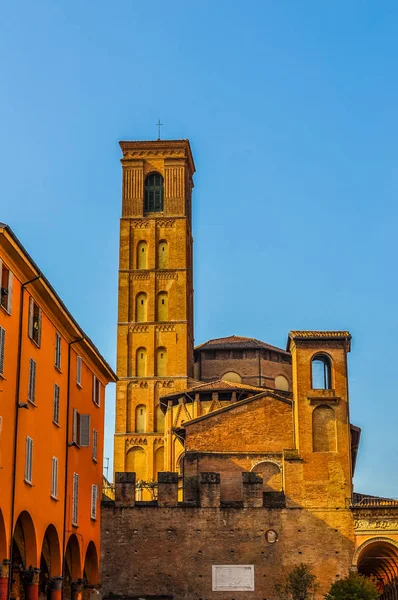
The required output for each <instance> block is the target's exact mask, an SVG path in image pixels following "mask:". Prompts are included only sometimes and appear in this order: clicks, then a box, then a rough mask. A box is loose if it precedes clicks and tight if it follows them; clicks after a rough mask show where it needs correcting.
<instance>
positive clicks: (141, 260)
mask: <svg viewBox="0 0 398 600" xmlns="http://www.w3.org/2000/svg"><path fill="white" fill-rule="evenodd" d="M147 268H148V244H147V243H146V242H145V240H141V241H140V242H138V244H137V269H147Z"/></svg>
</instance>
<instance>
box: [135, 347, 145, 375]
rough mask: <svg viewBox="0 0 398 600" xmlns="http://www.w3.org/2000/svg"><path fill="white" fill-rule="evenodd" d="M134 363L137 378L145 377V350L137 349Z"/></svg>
mask: <svg viewBox="0 0 398 600" xmlns="http://www.w3.org/2000/svg"><path fill="white" fill-rule="evenodd" d="M135 362H136V365H135V366H136V375H137V377H146V348H138V350H137V354H136V361H135Z"/></svg>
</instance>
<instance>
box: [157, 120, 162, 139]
mask: <svg viewBox="0 0 398 600" xmlns="http://www.w3.org/2000/svg"><path fill="white" fill-rule="evenodd" d="M156 125H157V126H158V140H160V128H161V127H163V123H161V122H160V119H158V122H157V123H156Z"/></svg>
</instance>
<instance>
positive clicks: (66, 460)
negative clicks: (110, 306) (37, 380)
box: [62, 336, 85, 585]
mask: <svg viewBox="0 0 398 600" xmlns="http://www.w3.org/2000/svg"><path fill="white" fill-rule="evenodd" d="M84 339H85V337H84V336H83V337H80V338H78V339H77V340H74V341H73V342H69V344H68V373H67V392H66V427H65V482H64V483H65V489H64V526H63V532H62V585H64V581H65V579H64V578H65V554H66V548H65V542H66V506H67V496H68V467H69V408H70V355H71V346H73V344H77V343H78V342H83V340H84Z"/></svg>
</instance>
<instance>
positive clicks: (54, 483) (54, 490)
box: [51, 456, 58, 499]
mask: <svg viewBox="0 0 398 600" xmlns="http://www.w3.org/2000/svg"><path fill="white" fill-rule="evenodd" d="M51 497H52V498H55V499H57V498H58V458H56V457H55V456H53V457H52V462H51Z"/></svg>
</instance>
